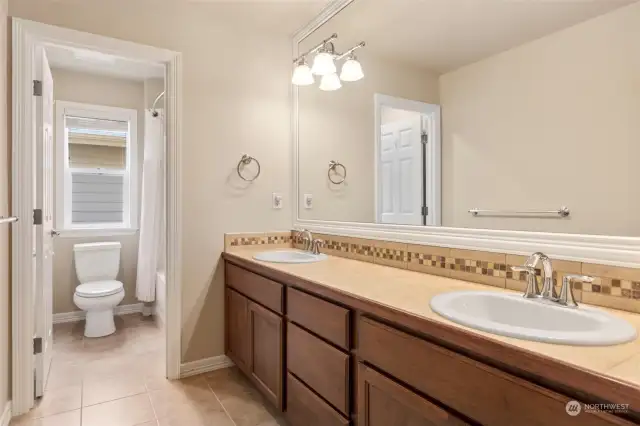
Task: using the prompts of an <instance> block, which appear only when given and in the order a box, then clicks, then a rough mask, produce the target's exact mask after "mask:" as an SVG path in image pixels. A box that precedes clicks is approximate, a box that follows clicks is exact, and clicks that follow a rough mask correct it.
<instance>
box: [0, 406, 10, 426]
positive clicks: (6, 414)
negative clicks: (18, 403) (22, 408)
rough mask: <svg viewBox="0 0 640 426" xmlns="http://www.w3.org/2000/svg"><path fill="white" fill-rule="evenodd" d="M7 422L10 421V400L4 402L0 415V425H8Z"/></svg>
mask: <svg viewBox="0 0 640 426" xmlns="http://www.w3.org/2000/svg"><path fill="white" fill-rule="evenodd" d="M9 423H11V401H7V403H6V404H4V410H2V416H0V426H9Z"/></svg>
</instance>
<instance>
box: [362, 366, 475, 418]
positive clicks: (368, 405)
mask: <svg viewBox="0 0 640 426" xmlns="http://www.w3.org/2000/svg"><path fill="white" fill-rule="evenodd" d="M389 425H393V426H413V425H420V426H466V425H468V423H467V422H465V421H464V420H462V419H460V418H457V417H456V416H454V415H453V414H451V413H449V412H448V411H446V410H444V409H443V408H441V407H438V406H437V405H435V404H433V403H432V402H431V401H429V400H427V399H425V398H423V397H422V396H420V395H418V394H416V393H414V392H412V391H411V390H409V389H407V388H405V387H404V386H401V385H400V384H398V383H396V382H394V381H393V380H391V379H389V378H387V377H385V376H383V375H382V374H380V373H378V372H376V371H375V370H373V369H372V368H370V367H367V366H366V365H364V364H361V363H358V425H357V426H389Z"/></svg>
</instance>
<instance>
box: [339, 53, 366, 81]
mask: <svg viewBox="0 0 640 426" xmlns="http://www.w3.org/2000/svg"><path fill="white" fill-rule="evenodd" d="M362 77H364V73H363V72H362V65H360V62H358V60H357V59H355V58H351V59H348V60H346V61H345V63H344V64H342V71H341V72H340V80H342V81H358V80H360V79H361V78H362Z"/></svg>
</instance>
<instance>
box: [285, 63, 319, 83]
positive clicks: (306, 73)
mask: <svg viewBox="0 0 640 426" xmlns="http://www.w3.org/2000/svg"><path fill="white" fill-rule="evenodd" d="M313 81H314V79H313V74H312V73H311V68H309V65H307V63H306V62H303V63H301V64H298V66H296V67H295V69H294V70H293V77H291V82H292V83H293V84H295V85H296V86H308V85H310V84H313Z"/></svg>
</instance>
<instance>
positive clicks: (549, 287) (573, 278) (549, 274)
mask: <svg viewBox="0 0 640 426" xmlns="http://www.w3.org/2000/svg"><path fill="white" fill-rule="evenodd" d="M540 262H542V270H543V272H544V281H543V284H542V290H540V289H539V288H538V281H537V278H536V266H538V263H540ZM511 270H512V271H515V272H526V273H527V288H526V290H525V291H524V294H523V297H526V298H529V299H534V298H541V299H545V300H549V301H551V302H555V303H557V304H559V305H562V306H567V307H573V308H576V307H578V304H577V303H576V301H575V298H574V297H573V286H572V285H571V283H572V282H577V281H582V282H587V283H590V282H593V278H592V277H588V276H586V275H571V274H569V275H565V276H564V278H563V279H562V287H561V288H560V296H558V294H557V292H556V289H555V286H554V285H553V267H552V264H551V259H550V258H549V256H547V255H546V254H544V253H540V252H536V253H533V254H532V255H531V256H529V258H528V259H527V260H526V261H525V262H524V265H523V266H512V267H511Z"/></svg>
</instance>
